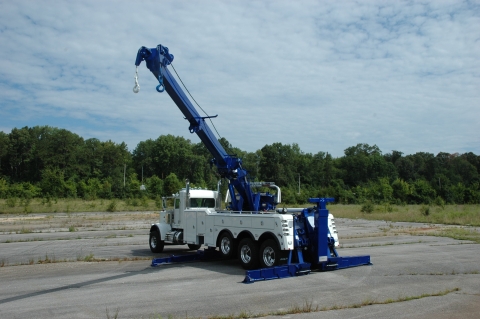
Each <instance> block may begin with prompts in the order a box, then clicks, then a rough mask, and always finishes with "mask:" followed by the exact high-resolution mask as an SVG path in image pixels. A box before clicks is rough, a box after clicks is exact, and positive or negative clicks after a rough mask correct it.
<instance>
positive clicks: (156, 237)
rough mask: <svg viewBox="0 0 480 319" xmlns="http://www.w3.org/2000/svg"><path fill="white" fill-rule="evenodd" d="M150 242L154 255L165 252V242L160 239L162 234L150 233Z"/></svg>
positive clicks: (155, 231) (157, 232) (156, 231)
mask: <svg viewBox="0 0 480 319" xmlns="http://www.w3.org/2000/svg"><path fill="white" fill-rule="evenodd" d="M149 242H150V250H151V251H152V253H161V252H162V251H163V246H164V242H163V240H161V239H160V232H159V231H158V230H154V231H151V232H150V240H149Z"/></svg>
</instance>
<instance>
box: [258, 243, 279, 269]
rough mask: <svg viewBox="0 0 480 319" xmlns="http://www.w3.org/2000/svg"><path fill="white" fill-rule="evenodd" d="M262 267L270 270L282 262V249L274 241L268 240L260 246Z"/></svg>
mask: <svg viewBox="0 0 480 319" xmlns="http://www.w3.org/2000/svg"><path fill="white" fill-rule="evenodd" d="M258 256H259V259H260V267H261V268H270V267H274V266H277V265H278V263H279V261H280V249H279V248H278V244H277V242H276V241H275V240H273V239H267V240H265V241H264V242H263V243H262V244H261V245H260V253H259V255H258Z"/></svg>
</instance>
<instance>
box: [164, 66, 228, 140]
mask: <svg viewBox="0 0 480 319" xmlns="http://www.w3.org/2000/svg"><path fill="white" fill-rule="evenodd" d="M170 65H171V66H172V68H173V71H175V74H176V75H177V78H178V79H179V80H180V82H181V83H182V85H183V87H184V88H185V90H186V91H187V93H188V95H190V97H191V98H192V100H193V101H194V102H195V104H197V106H198V107H199V108H200V110H202V112H203V113H205V115H206V116H209V115H208V113H207V112H205V110H204V109H202V107H201V106H200V104H198V103H197V101H196V100H195V99H194V98H193V96H192V94H190V91H189V90H188V89H187V87H186V86H185V83H183V81H182V79H181V78H180V75H178V73H177V70H175V67H174V66H173V63H170ZM209 120H210V123H211V124H212V126H213V128H214V129H215V132H217V135H218V138H219V139H220V138H222V137H221V136H220V133H218V131H217V128H216V127H215V124H213V121H212V119H211V118H209Z"/></svg>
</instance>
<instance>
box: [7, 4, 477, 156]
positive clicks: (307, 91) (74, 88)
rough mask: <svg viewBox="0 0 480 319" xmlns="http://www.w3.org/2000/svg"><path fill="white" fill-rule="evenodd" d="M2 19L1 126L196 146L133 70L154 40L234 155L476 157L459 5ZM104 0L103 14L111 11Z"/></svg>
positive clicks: (472, 9) (464, 16) (95, 8)
mask: <svg viewBox="0 0 480 319" xmlns="http://www.w3.org/2000/svg"><path fill="white" fill-rule="evenodd" d="M0 6H1V7H2V10H0V44H1V46H0V47H1V49H0V70H1V73H0V89H1V90H2V95H1V96H0V105H1V110H0V115H1V116H2V118H1V119H0V127H1V128H2V129H3V130H4V131H7V132H8V131H9V130H10V129H11V128H13V127H22V126H25V125H29V126H33V125H52V123H55V124H56V123H64V124H65V126H61V125H56V126H60V127H62V128H66V129H69V130H72V131H74V132H76V133H78V134H80V135H82V136H84V137H85V138H88V137H97V138H99V139H102V140H106V139H112V140H114V141H117V142H121V141H125V142H127V144H128V145H129V148H130V149H133V148H134V147H135V146H136V145H137V144H138V142H139V141H142V140H146V139H148V138H156V137H158V136H159V135H161V134H173V135H182V136H185V137H187V138H189V139H191V140H192V141H194V142H198V139H197V138H196V137H195V136H192V135H190V134H189V133H188V130H187V127H188V124H187V122H186V121H185V120H183V117H182V115H181V113H180V112H179V111H178V110H177V108H176V107H175V105H174V104H173V102H172V101H171V100H170V99H169V97H168V96H167V95H166V94H161V95H160V94H158V93H157V92H156V91H155V86H156V83H155V79H154V78H153V77H152V76H151V75H150V73H149V71H148V70H147V69H146V68H145V67H144V66H143V65H142V66H141V68H140V71H139V72H140V85H141V92H140V94H136V95H134V94H133V93H132V87H133V84H134V80H133V76H134V72H135V67H134V59H135V56H136V52H137V50H138V48H139V47H140V46H142V45H145V46H147V47H155V46H156V45H157V44H159V43H161V44H163V45H166V46H168V47H169V48H170V50H171V52H172V53H173V54H174V55H175V60H174V66H175V68H176V69H177V71H178V72H179V73H180V75H181V77H182V79H183V81H184V82H185V83H186V85H187V86H188V88H189V90H190V91H191V92H192V94H193V95H194V97H195V99H196V100H197V101H198V102H199V103H200V105H201V106H202V107H203V108H204V109H206V110H207V111H208V112H209V113H210V114H219V117H218V118H217V119H215V120H214V123H215V126H216V127H217V129H218V130H219V132H220V133H221V134H222V136H224V137H226V138H227V139H228V140H229V141H230V142H231V143H232V144H233V145H234V146H237V147H240V148H241V149H244V150H247V151H255V150H257V149H259V148H261V147H263V146H264V145H266V144H271V143H274V142H282V143H288V144H290V143H298V144H299V145H300V148H301V149H302V150H303V151H305V152H312V153H316V152H318V151H328V152H330V153H332V154H333V155H334V156H341V155H342V154H343V150H344V149H346V148H347V147H349V146H352V145H356V144H357V143H368V144H377V145H378V146H379V147H380V148H381V149H382V151H384V152H389V151H391V150H393V149H395V150H400V151H403V152H404V153H407V154H410V153H414V152H417V151H426V152H432V153H438V152H440V151H446V152H466V151H473V152H475V153H476V154H479V153H480V138H479V137H478V136H479V134H478V132H477V131H478V129H477V127H478V126H479V124H480V123H479V120H478V119H479V118H480V110H479V108H478V105H479V102H480V93H479V92H480V90H478V87H479V76H480V63H479V53H480V47H479V41H478V28H479V27H480V15H479V10H478V9H479V6H478V5H477V4H474V3H464V2H458V1H431V2H425V3H424V2H422V3H417V2H391V1H369V2H359V3H358V2H349V1H342V2H333V1H330V2H324V1H320V2H317V1H303V2H302V3H301V4H298V3H294V2H291V1H261V2H258V1H257V2H254V1H235V2H228V3H223V2H179V1H162V2H161V3H158V1H143V2H142V3H141V4H134V3H132V2H131V1H116V2H114V4H113V3H112V2H109V1H82V2H75V3H74V2H68V1H64V2H60V1H35V2H32V1H16V2H3V3H2V4H1V5H0ZM112 6H114V8H113V7H112Z"/></svg>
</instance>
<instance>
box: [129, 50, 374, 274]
mask: <svg viewBox="0 0 480 319" xmlns="http://www.w3.org/2000/svg"><path fill="white" fill-rule="evenodd" d="M173 59H174V56H173V55H172V54H171V53H170V52H169V49H168V48H167V47H166V46H163V45H161V44H159V45H158V46H157V47H156V48H147V47H145V46H142V47H141V48H140V49H139V50H138V53H137V57H136V60H135V65H136V72H135V86H134V88H133V91H134V93H138V92H139V90H140V85H139V83H138V67H139V66H140V64H141V62H142V61H145V63H146V66H147V68H148V69H149V70H150V71H151V73H152V74H153V75H154V77H155V79H156V80H157V81H158V85H157V87H156V90H157V91H158V92H159V93H162V92H164V91H166V92H167V94H168V95H169V96H170V98H171V99H172V100H173V102H174V103H175V104H176V105H177V107H178V108H179V109H180V111H181V112H182V113H183V115H184V117H185V119H186V120H187V121H188V122H189V127H188V129H189V131H190V133H196V134H197V136H198V137H199V138H200V140H201V141H202V143H203V144H204V145H205V146H206V148H207V149H208V151H209V152H210V154H211V155H212V156H213V158H212V160H211V164H212V165H215V166H216V168H217V172H218V174H219V175H220V177H221V179H222V180H226V181H227V183H228V190H227V196H226V197H227V199H228V201H227V204H226V208H222V198H221V194H220V183H221V181H220V182H219V184H218V185H219V186H218V187H217V190H201V189H194V188H191V187H190V184H189V182H188V180H187V181H186V186H185V188H183V189H181V190H180V191H179V192H178V193H177V194H174V195H173V197H172V198H171V200H172V201H173V209H170V210H167V209H164V210H162V211H161V212H160V220H159V222H158V223H155V224H153V225H152V226H151V228H150V236H149V245H150V249H151V251H152V252H154V253H159V252H162V251H163V248H164V245H165V244H187V245H188V247H189V248H190V249H199V248H200V247H201V246H202V245H203V246H205V247H206V249H205V250H203V251H200V250H199V251H198V252H197V254H196V255H182V256H171V257H167V258H154V259H153V260H152V266H156V265H160V264H164V263H171V262H176V261H179V262H183V261H187V260H197V259H205V258H209V257H211V256H215V255H220V256H221V257H222V258H234V257H237V258H238V260H239V261H240V263H241V265H242V267H243V268H244V269H246V270H247V273H246V276H245V280H244V282H247V283H250V282H255V281H259V280H267V279H276V278H283V277H291V276H298V275H303V274H308V273H309V272H310V271H311V270H321V271H324V270H334V269H341V268H348V267H355V266H360V265H369V264H371V263H370V256H353V257H340V256H339V255H338V253H337V251H336V249H335V247H338V245H339V242H338V234H337V230H336V227H335V220H334V217H333V216H332V214H330V213H329V212H328V210H327V208H326V205H327V203H328V202H333V201H334V199H333V198H310V199H309V200H308V201H309V202H310V203H312V204H314V206H313V207H309V208H282V209H277V205H278V204H279V203H281V189H280V188H279V187H278V186H277V185H275V183H274V182H256V181H252V180H251V178H250V177H249V174H248V171H247V170H246V169H244V168H243V166H242V160H241V158H239V157H237V156H235V155H231V154H228V153H227V152H226V151H225V149H224V148H223V146H222V145H221V144H220V142H219V141H218V139H217V138H216V137H215V135H214V134H213V132H212V131H211V129H210V127H209V126H208V124H207V122H206V119H209V120H211V119H212V118H216V117H217V115H215V116H208V115H207V116H201V115H200V114H199V113H198V111H197V110H196V108H195V107H194V106H193V104H192V103H191V102H190V100H189V99H188V97H187V96H186V94H185V92H184V91H183V90H182V88H181V87H180V85H179V84H178V82H177V81H176V79H175V78H174V76H173V75H172V74H171V73H170V71H169V69H168V66H169V65H171V63H172V61H173ZM172 67H173V65H172ZM265 189H268V190H269V191H265ZM270 190H271V191H272V192H270ZM217 249H218V250H217Z"/></svg>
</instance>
